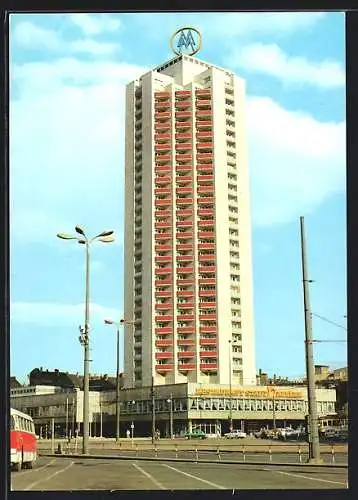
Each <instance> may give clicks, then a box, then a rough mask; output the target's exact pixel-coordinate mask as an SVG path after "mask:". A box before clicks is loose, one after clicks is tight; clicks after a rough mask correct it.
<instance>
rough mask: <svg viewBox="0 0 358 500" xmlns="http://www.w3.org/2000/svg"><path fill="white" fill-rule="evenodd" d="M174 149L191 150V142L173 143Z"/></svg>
mask: <svg viewBox="0 0 358 500" xmlns="http://www.w3.org/2000/svg"><path fill="white" fill-rule="evenodd" d="M175 149H176V151H191V150H192V149H193V144H192V143H191V142H179V143H177V144H176V145H175Z"/></svg>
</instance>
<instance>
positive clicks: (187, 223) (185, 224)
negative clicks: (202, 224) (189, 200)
mask: <svg viewBox="0 0 358 500" xmlns="http://www.w3.org/2000/svg"><path fill="white" fill-rule="evenodd" d="M176 225H177V227H192V225H193V221H192V220H178V221H177V223H176Z"/></svg>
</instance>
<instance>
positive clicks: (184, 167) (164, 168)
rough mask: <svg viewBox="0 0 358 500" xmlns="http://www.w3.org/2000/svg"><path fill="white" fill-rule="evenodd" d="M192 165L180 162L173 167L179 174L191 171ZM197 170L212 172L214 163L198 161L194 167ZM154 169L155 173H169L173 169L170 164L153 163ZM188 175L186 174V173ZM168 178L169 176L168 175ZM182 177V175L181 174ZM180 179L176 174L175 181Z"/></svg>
mask: <svg viewBox="0 0 358 500" xmlns="http://www.w3.org/2000/svg"><path fill="white" fill-rule="evenodd" d="M193 169H194V167H193V165H190V164H180V165H176V167H175V170H176V172H177V174H180V173H187V172H190V173H192V171H193ZM195 170H196V171H197V172H209V173H212V172H213V171H214V165H213V164H212V163H200V164H198V165H197V166H196V169H195ZM154 171H155V173H156V174H160V175H161V174H171V173H172V171H173V166H172V165H155V167H154ZM187 175H188V174H187ZM168 177H169V178H170V179H171V177H170V176H168ZM183 177H184V176H183ZM161 178H162V177H159V176H157V177H156V179H161ZM180 179H181V176H180V175H178V176H177V177H176V181H177V182H178V181H180ZM189 180H192V177H191V175H190V179H189Z"/></svg>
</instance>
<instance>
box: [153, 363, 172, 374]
mask: <svg viewBox="0 0 358 500" xmlns="http://www.w3.org/2000/svg"><path fill="white" fill-rule="evenodd" d="M173 368H174V365H173V364H170V365H169V364H165V365H155V369H156V371H157V372H158V373H160V372H171V371H173Z"/></svg>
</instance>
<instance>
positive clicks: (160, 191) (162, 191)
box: [154, 187, 172, 194]
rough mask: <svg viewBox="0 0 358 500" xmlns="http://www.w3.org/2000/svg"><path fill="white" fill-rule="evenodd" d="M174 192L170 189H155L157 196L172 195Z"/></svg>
mask: <svg viewBox="0 0 358 500" xmlns="http://www.w3.org/2000/svg"><path fill="white" fill-rule="evenodd" d="M171 192H172V190H171V189H170V187H159V188H155V189H154V193H155V194H171Z"/></svg>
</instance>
